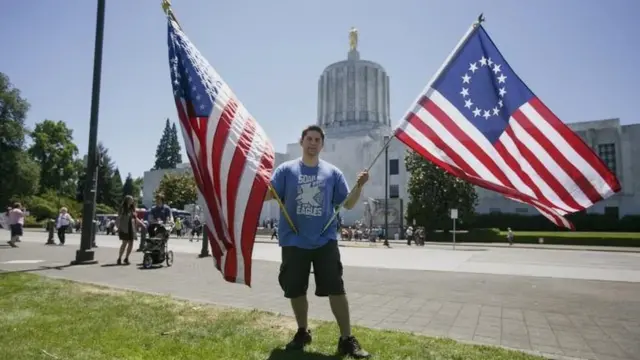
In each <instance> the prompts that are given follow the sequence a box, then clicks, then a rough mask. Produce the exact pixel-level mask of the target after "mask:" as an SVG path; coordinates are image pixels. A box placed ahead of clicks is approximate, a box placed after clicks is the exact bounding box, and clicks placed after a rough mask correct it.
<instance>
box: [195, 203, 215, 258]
mask: <svg viewBox="0 0 640 360" xmlns="http://www.w3.org/2000/svg"><path fill="white" fill-rule="evenodd" d="M195 208H196V211H197V213H198V214H200V209H202V208H201V207H200V206H199V205H196V206H195ZM194 212H195V211H194ZM210 256H211V254H210V253H209V238H208V236H207V231H206V229H205V227H204V224H203V225H202V248H200V255H198V257H200V258H206V257H210Z"/></svg>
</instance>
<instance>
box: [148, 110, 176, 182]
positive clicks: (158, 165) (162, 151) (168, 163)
mask: <svg viewBox="0 0 640 360" xmlns="http://www.w3.org/2000/svg"><path fill="white" fill-rule="evenodd" d="M170 151H171V124H170V123H169V119H168V118H167V122H166V123H165V125H164V130H163V131H162V137H161V138H160V142H159V143H158V147H157V148H156V162H155V164H154V165H153V168H154V169H155V170H158V169H175V164H173V165H172V158H171V153H170Z"/></svg>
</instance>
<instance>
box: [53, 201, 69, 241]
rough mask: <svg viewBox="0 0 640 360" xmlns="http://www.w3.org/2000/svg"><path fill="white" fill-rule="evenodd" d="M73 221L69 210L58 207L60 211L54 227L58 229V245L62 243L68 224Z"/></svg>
mask: <svg viewBox="0 0 640 360" xmlns="http://www.w3.org/2000/svg"><path fill="white" fill-rule="evenodd" d="M72 223H73V218H72V217H71V215H70V214H69V210H67V208H66V207H63V208H61V209H60V213H59V214H58V219H57V220H56V229H58V241H60V243H59V245H64V242H65V239H66V234H67V230H68V229H69V226H70V225H71V224H72Z"/></svg>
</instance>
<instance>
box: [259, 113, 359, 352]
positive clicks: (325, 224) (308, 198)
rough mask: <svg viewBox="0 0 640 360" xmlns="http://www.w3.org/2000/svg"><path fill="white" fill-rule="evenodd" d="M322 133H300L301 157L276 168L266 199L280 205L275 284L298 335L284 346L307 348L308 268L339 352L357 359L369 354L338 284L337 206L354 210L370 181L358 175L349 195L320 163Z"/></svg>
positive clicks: (312, 129) (336, 174) (334, 172)
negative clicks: (336, 330) (332, 322)
mask: <svg viewBox="0 0 640 360" xmlns="http://www.w3.org/2000/svg"><path fill="white" fill-rule="evenodd" d="M324 137H325V136H324V132H323V131H322V129H321V128H320V127H318V126H315V125H312V126H309V127H307V128H306V129H304V130H303V131H302V136H301V137H300V146H301V147H302V157H301V158H299V159H296V160H292V161H288V162H285V163H283V164H282V165H280V166H279V167H278V168H276V169H275V171H274V172H273V176H272V179H271V186H272V191H270V192H268V193H267V196H266V198H265V200H271V199H274V198H275V196H274V193H275V194H276V195H277V197H278V199H280V200H281V201H282V203H283V205H284V209H285V211H284V212H283V214H282V215H283V216H280V224H279V226H278V233H279V234H278V235H279V236H278V237H279V243H280V246H281V247H282V265H281V266H280V275H279V276H278V281H279V283H280V286H281V288H282V290H283V291H284V296H285V297H286V298H288V299H291V307H292V308H293V312H294V314H295V317H296V322H297V323H298V332H297V333H296V334H295V336H294V337H293V340H291V342H289V343H288V344H287V349H288V350H301V349H303V348H304V347H305V346H306V345H308V344H309V343H311V332H310V331H309V329H308V326H307V325H308V323H307V316H308V311H309V303H308V302H307V295H306V294H307V289H308V287H309V274H310V272H311V265H312V264H313V273H314V277H315V281H316V296H321V297H325V296H328V297H329V302H330V304H331V310H332V312H333V314H334V316H335V317H336V321H337V323H338V326H339V327H340V333H341V336H340V339H339V340H338V353H339V354H341V355H348V356H351V357H354V358H356V359H365V358H368V357H369V356H370V355H369V353H368V352H366V351H365V350H364V349H362V347H361V346H360V344H359V342H358V340H356V338H355V337H354V336H353V335H352V334H351V321H350V317H349V303H348V301H347V297H346V295H345V288H344V282H343V280H342V263H341V261H340V250H339V248H338V242H337V239H338V228H337V224H336V222H337V219H336V216H335V211H336V210H335V209H336V206H341V205H342V206H344V207H345V208H346V209H351V208H353V207H354V206H355V205H356V203H357V201H358V199H359V198H360V194H361V191H362V187H363V186H364V184H365V183H366V182H367V180H368V179H369V173H368V172H367V171H363V172H361V173H360V174H358V178H357V184H356V187H355V188H354V189H353V191H351V192H349V187H348V185H347V181H346V180H345V178H344V175H343V174H342V172H341V171H340V169H338V168H337V167H335V166H334V165H332V164H330V163H328V162H326V161H323V160H320V158H319V154H320V151H321V150H322V147H323V145H324Z"/></svg>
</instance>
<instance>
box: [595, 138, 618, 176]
mask: <svg viewBox="0 0 640 360" xmlns="http://www.w3.org/2000/svg"><path fill="white" fill-rule="evenodd" d="M598 156H600V159H602V161H604V163H605V164H606V165H607V167H609V170H611V172H613V173H614V174H615V173H616V144H600V145H598Z"/></svg>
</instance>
